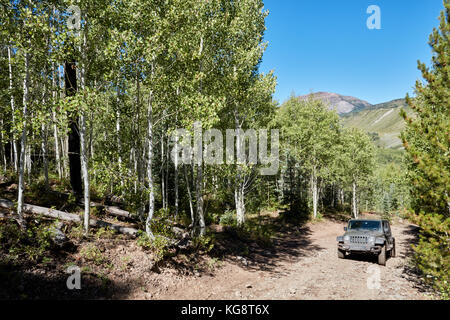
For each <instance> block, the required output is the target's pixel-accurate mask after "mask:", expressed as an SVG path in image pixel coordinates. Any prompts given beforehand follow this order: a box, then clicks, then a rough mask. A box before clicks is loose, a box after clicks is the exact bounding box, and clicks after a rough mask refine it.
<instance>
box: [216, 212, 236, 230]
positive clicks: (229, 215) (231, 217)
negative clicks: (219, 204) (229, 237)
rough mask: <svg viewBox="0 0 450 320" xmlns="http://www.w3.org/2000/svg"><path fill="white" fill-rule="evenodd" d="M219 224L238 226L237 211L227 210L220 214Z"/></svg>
mask: <svg viewBox="0 0 450 320" xmlns="http://www.w3.org/2000/svg"><path fill="white" fill-rule="evenodd" d="M219 224H220V225H222V226H236V224H237V220H236V212H235V211H234V210H226V211H225V213H224V214H223V215H221V216H220V220H219Z"/></svg>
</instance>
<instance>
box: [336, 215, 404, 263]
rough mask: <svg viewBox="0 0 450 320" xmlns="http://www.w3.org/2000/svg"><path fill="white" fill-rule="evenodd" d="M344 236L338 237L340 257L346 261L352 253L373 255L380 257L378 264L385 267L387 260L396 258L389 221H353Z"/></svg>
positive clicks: (349, 223)
mask: <svg viewBox="0 0 450 320" xmlns="http://www.w3.org/2000/svg"><path fill="white" fill-rule="evenodd" d="M344 230H345V231H346V232H345V234H344V235H343V236H340V237H337V239H336V240H337V242H338V257H339V258H341V259H345V257H346V256H348V255H350V254H351V253H371V254H375V255H377V256H378V264H380V265H383V266H385V265H386V258H387V256H388V255H389V257H395V238H394V237H393V236H392V233H391V226H390V225H389V221H387V220H380V219H373V220H362V219H361V220H359V219H352V220H350V221H349V222H348V227H345V228H344Z"/></svg>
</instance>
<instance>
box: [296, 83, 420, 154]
mask: <svg viewBox="0 0 450 320" xmlns="http://www.w3.org/2000/svg"><path fill="white" fill-rule="evenodd" d="M310 97H313V98H315V99H319V100H322V101H324V102H325V103H328V104H329V105H330V109H331V110H336V111H337V113H338V114H339V116H340V118H341V119H342V122H343V124H344V126H345V127H352V128H358V129H361V130H363V131H365V132H367V133H368V134H370V135H371V137H372V138H373V140H374V142H375V144H376V145H378V146H380V147H383V148H389V149H402V148H403V146H402V141H401V139H400V133H401V131H402V130H403V129H404V127H405V123H404V120H403V118H402V117H401V116H400V109H404V110H405V111H406V113H407V114H408V115H411V114H412V113H413V112H412V110H411V108H410V107H409V106H408V105H407V103H406V100H405V99H402V98H400V99H394V100H390V101H387V102H383V103H378V104H371V103H369V102H367V101H364V100H361V99H358V98H355V97H351V96H344V95H340V94H337V93H330V92H317V93H312V94H308V95H303V96H298V97H297V98H298V99H299V100H306V99H308V98H310Z"/></svg>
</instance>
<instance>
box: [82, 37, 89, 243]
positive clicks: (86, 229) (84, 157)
mask: <svg viewBox="0 0 450 320" xmlns="http://www.w3.org/2000/svg"><path fill="white" fill-rule="evenodd" d="M85 49H86V35H84V37H83V48H82V50H83V51H82V52H83V58H84V59H83V64H84V63H86V56H85V54H84V50H85ZM85 88H86V69H85V66H84V65H83V66H82V68H81V90H82V91H83V94H84V90H85ZM81 109H82V110H81V114H80V124H81V125H80V144H81V150H80V151H81V155H80V156H81V172H82V174H83V197H84V216H83V226H84V233H85V235H87V234H88V233H89V218H90V209H91V207H90V203H91V200H90V192H89V189H90V186H89V168H88V158H87V148H86V110H83V108H81Z"/></svg>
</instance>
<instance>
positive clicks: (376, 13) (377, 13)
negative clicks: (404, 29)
mask: <svg viewBox="0 0 450 320" xmlns="http://www.w3.org/2000/svg"><path fill="white" fill-rule="evenodd" d="M366 13H367V14H370V15H371V16H370V17H368V18H367V21H366V25H367V28H368V29H369V30H373V29H377V30H380V29H381V9H380V7H379V6H377V5H374V4H372V5H370V6H369V7H367V10H366Z"/></svg>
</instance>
